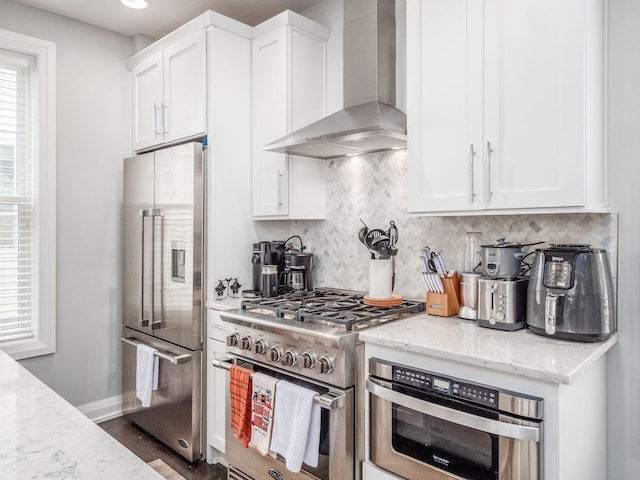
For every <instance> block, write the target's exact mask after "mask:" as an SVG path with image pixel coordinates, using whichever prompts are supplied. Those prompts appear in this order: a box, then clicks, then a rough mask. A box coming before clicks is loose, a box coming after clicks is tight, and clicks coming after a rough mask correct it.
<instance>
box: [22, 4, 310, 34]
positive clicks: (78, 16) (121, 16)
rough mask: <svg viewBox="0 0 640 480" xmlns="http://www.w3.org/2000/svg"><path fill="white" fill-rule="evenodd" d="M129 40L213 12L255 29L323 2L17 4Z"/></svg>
mask: <svg viewBox="0 0 640 480" xmlns="http://www.w3.org/2000/svg"><path fill="white" fill-rule="evenodd" d="M14 1H16V2H17V3H22V4H24V5H29V6H32V7H36V8H40V9H42V10H47V11H49V12H52V13H57V14H59V15H63V16H65V17H69V18H73V19H75V20H79V21H81V22H84V23H89V24H91V25H96V26H98V27H102V28H106V29H107V30H112V31H114V32H118V33H121V34H123V35H127V36H133V35H136V34H142V35H147V36H149V37H153V38H160V37H163V36H165V35H166V34H168V33H169V32H172V31H173V30H175V29H176V28H178V27H179V26H181V25H183V24H185V23H186V22H187V21H189V20H191V19H192V18H195V17H197V16H198V15H200V14H201V13H202V12H205V11H206V10H214V11H216V12H218V13H221V14H223V15H225V16H227V17H230V18H233V19H235V20H238V21H240V22H242V23H246V24H247V25H251V26H255V25H258V24H259V23H261V22H263V21H265V20H267V19H268V18H271V17H273V16H274V15H277V14H278V13H280V12H282V11H283V10H287V9H289V10H293V11H295V12H301V11H302V10H304V9H306V8H308V7H310V6H312V5H316V4H318V3H320V2H322V0H150V2H151V5H150V6H149V7H148V8H146V9H144V10H133V9H131V8H127V7H125V6H123V5H122V4H121V3H120V0H14Z"/></svg>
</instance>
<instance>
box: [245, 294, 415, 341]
mask: <svg viewBox="0 0 640 480" xmlns="http://www.w3.org/2000/svg"><path fill="white" fill-rule="evenodd" d="M363 299H364V295H363V294H361V293H353V292H347V291H343V290H334V289H317V290H314V291H313V292H300V293H291V294H285V295H281V296H279V297H274V298H257V299H251V300H245V301H243V302H242V304H241V305H242V309H244V310H248V311H251V310H253V311H256V313H261V314H266V315H269V316H274V317H284V318H288V319H295V320H296V321H299V322H309V321H314V322H323V323H327V324H330V325H332V326H334V327H339V328H344V329H345V330H346V331H347V332H350V331H352V330H353V329H354V327H356V326H362V325H365V326H368V325H369V324H375V323H378V322H380V321H382V320H384V319H393V318H397V317H398V316H399V315H402V314H407V313H419V312H422V311H424V309H425V305H424V302H419V301H412V300H404V301H403V302H402V303H401V304H400V305H395V306H392V307H376V306H373V305H367V304H365V303H364V301H363ZM258 311H259V312H258Z"/></svg>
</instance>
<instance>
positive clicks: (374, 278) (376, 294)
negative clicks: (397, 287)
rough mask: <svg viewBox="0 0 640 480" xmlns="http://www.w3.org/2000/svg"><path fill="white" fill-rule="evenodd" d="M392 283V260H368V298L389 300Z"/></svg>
mask: <svg viewBox="0 0 640 480" xmlns="http://www.w3.org/2000/svg"><path fill="white" fill-rule="evenodd" d="M392 281H393V259H391V258H385V259H382V258H380V259H377V258H376V259H373V258H372V259H371V260H369V297H370V298H372V299H378V300H386V299H388V298H391V292H392V287H391V284H392Z"/></svg>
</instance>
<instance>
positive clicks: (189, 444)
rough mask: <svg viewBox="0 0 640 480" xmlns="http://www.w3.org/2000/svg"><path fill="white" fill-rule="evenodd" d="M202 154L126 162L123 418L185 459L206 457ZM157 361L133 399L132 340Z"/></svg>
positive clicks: (186, 147)
mask: <svg viewBox="0 0 640 480" xmlns="http://www.w3.org/2000/svg"><path fill="white" fill-rule="evenodd" d="M205 163H206V162H205V154H204V150H203V146H202V144H200V143H188V144H183V145H178V146H175V147H170V148H165V149H161V150H156V151H154V152H149V153H145V154H142V155H138V156H135V157H131V158H127V159H125V160H124V202H123V205H124V213H123V216H124V265H123V285H124V291H123V302H122V303H123V308H122V322H123V328H122V344H123V348H122V366H123V377H122V379H123V386H122V389H123V394H122V409H123V415H124V416H126V417H127V418H129V419H130V420H131V421H132V422H133V423H135V424H137V425H138V426H140V427H141V428H143V429H144V430H146V431H147V432H149V433H150V434H152V435H153V436H155V437H156V438H158V439H159V440H161V441H162V442H164V443H165V444H166V445H168V446H169V447H171V448H172V449H174V450H175V451H176V452H178V453H180V454H181V455H182V456H184V457H185V458H187V459H188V460H190V461H195V460H200V459H202V458H203V456H204V452H205V449H204V438H205V437H204V425H205V422H204V408H205V405H206V401H205V398H204V396H205V391H206V389H205V388H204V381H205V378H206V375H203V372H206V368H205V367H204V365H205V351H204V350H203V348H202V345H203V332H204V331H205V330H204V307H203V292H204V291H206V290H205V288H204V285H203V281H204V279H205V275H204V265H205V251H204V249H205V241H204V238H203V236H204V231H205V229H204V205H205V203H204V202H205V183H206V182H205V181H204V179H205V172H204V169H205ZM139 343H143V344H146V345H149V346H151V347H153V348H155V349H157V352H156V353H155V354H154V355H156V356H157V357H158V359H159V364H158V367H159V373H158V389H157V390H155V391H153V393H152V396H151V405H150V406H149V407H143V406H142V404H141V402H140V401H139V400H138V399H137V398H136V358H137V356H136V351H137V345H138V344H139Z"/></svg>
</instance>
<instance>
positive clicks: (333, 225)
mask: <svg viewBox="0 0 640 480" xmlns="http://www.w3.org/2000/svg"><path fill="white" fill-rule="evenodd" d="M406 176H407V168H406V152H405V151H404V150H399V151H395V152H386V153H379V154H369V155H365V156H359V157H346V158H341V159H336V160H328V165H327V220H323V221H284V222H283V221H259V222H256V230H257V232H258V236H259V238H260V240H272V239H276V238H279V239H284V238H287V237H288V236H290V235H300V236H301V237H302V238H303V240H304V241H305V242H307V241H308V242H310V243H311V252H312V253H313V254H314V261H315V266H314V283H315V285H316V286H326V287H336V288H345V289H350V290H359V291H367V290H368V275H369V252H368V251H367V249H366V247H365V246H364V245H363V244H362V243H360V241H359V240H358V231H359V230H360V227H361V226H362V224H361V223H360V219H362V220H363V221H364V222H365V223H366V224H367V225H368V226H369V228H382V229H385V230H386V229H387V228H388V227H389V221H390V220H394V221H395V222H396V224H397V226H398V236H399V240H398V255H397V256H396V286H395V290H394V292H395V293H398V294H401V295H403V296H405V297H416V298H418V297H422V296H423V295H424V286H423V284H422V281H421V280H420V276H419V272H420V262H419V259H418V256H419V255H420V249H421V248H422V247H424V246H425V245H428V246H430V247H431V248H432V249H433V248H437V249H442V250H444V251H445V253H446V255H447V258H448V260H449V263H450V268H454V269H456V270H461V269H462V262H463V254H464V243H465V233H466V232H482V241H483V244H494V243H495V242H496V240H497V239H499V238H503V237H504V238H506V239H507V240H508V241H513V242H520V243H533V242H537V241H545V242H547V243H588V244H591V245H592V246H594V247H601V248H605V249H607V251H608V252H609V256H610V257H609V258H610V260H611V264H612V268H613V270H614V276H615V265H616V258H617V238H618V217H617V214H608V213H598V214H593V213H577V214H554V215H486V216H468V217H409V216H408V214H407V211H406V210H407V189H406V184H407V181H406ZM531 248H536V247H531Z"/></svg>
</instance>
